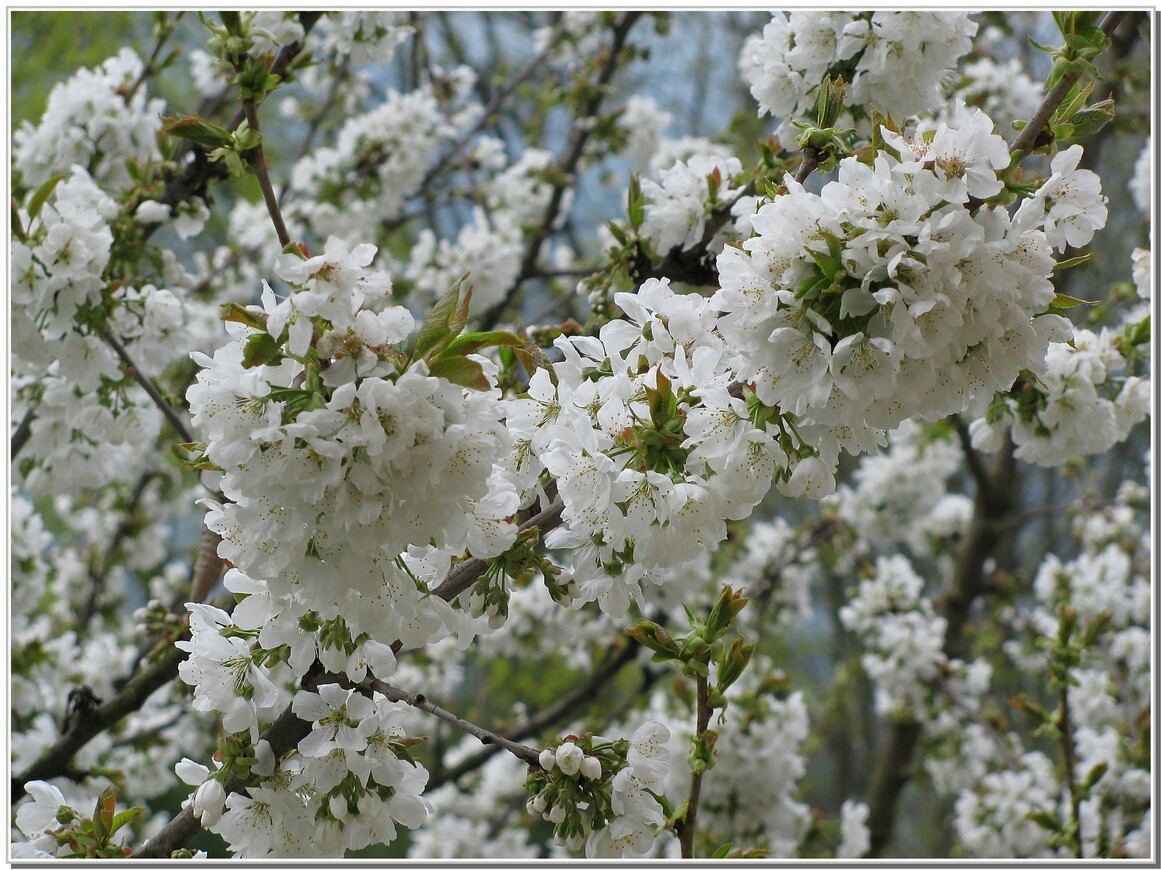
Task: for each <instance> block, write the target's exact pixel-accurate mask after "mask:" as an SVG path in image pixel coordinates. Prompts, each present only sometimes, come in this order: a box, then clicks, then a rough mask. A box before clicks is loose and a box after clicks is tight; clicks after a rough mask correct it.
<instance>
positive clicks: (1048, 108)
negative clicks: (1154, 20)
mask: <svg viewBox="0 0 1161 870" xmlns="http://www.w3.org/2000/svg"><path fill="white" fill-rule="evenodd" d="M1129 14H1130V13H1128V12H1106V13H1105V17H1104V18H1102V19H1101V23H1100V29H1101V30H1103V31H1104V32H1105V35H1111V34H1112V32H1113V31H1114V30H1116V29H1117V27H1118V25H1120V23H1121V22H1122V21H1123V20H1124V19H1125V18H1126V17H1127V16H1128V15H1129ZM1081 75H1082V73H1081V72H1080V71H1079V70H1078V71H1077V72H1075V73H1071V74H1069V75H1066V76H1064V78H1062V79H1061V80H1060V81H1058V82H1057V83H1056V86H1055V87H1054V88H1053V89H1052V90H1051V91H1049V92H1048V94H1047V95H1046V96H1045V97H1044V100H1043V101H1042V102H1041V103H1040V107H1039V108H1038V109H1037V110H1036V111H1035V112H1034V113H1033V115H1032V117H1031V118H1030V119H1029V121H1028V125H1027V126H1026V127H1025V128H1024V129H1023V130H1021V131H1020V135H1019V136H1017V137H1016V139H1015V141H1013V142H1012V146H1011V148H1009V149H1008V150H1009V151H1022V152H1023V153H1024V154H1025V155H1027V154H1028V153H1030V152H1031V151H1032V150H1033V149H1034V148H1035V147H1036V140H1037V139H1038V138H1039V137H1040V134H1041V133H1042V132H1043V131H1044V130H1045V128H1047V126H1048V122H1049V121H1051V120H1052V114H1053V113H1054V112H1055V111H1056V110H1057V109H1058V108H1060V104H1061V103H1063V102H1064V98H1065V97H1067V96H1068V92H1069V91H1070V90H1072V86H1073V85H1074V84H1076V83H1077V81H1078V80H1079V79H1080V77H1081Z"/></svg>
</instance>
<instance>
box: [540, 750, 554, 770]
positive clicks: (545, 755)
mask: <svg viewBox="0 0 1161 870" xmlns="http://www.w3.org/2000/svg"><path fill="white" fill-rule="evenodd" d="M540 766H541V767H543V768H544V769H545V770H552V769H553V768H554V767H556V753H555V752H553V751H552V750H551V749H544V750H542V751H541V753H540Z"/></svg>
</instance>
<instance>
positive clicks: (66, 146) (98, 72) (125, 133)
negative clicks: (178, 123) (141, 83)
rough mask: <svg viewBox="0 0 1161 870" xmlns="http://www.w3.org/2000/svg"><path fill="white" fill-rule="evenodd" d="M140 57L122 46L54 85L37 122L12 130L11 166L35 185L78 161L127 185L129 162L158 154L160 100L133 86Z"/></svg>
mask: <svg viewBox="0 0 1161 870" xmlns="http://www.w3.org/2000/svg"><path fill="white" fill-rule="evenodd" d="M141 75H142V63H141V59H140V58H139V57H137V55H136V54H134V53H133V51H132V50H130V49H128V48H123V49H121V51H120V52H118V53H117V54H116V55H115V56H113V57H111V58H109V59H108V60H107V61H105V62H104V63H103V64H101V66H99V67H97V68H96V69H85V70H81V71H80V72H78V73H77V74H76V75H74V76H72V77H71V78H69V79H68V80H66V81H64V82H62V83H61V84H59V85H56V86H55V87H54V88H53V90H52V93H51V94H49V98H48V105H47V107H46V108H45V112H44V117H43V119H42V120H41V123H40V124H38V125H36V126H33V125H32V124H30V123H28V122H27V121H26V122H24V124H23V125H21V127H20V128H19V129H18V130H16V131H14V133H13V140H14V147H13V154H12V156H13V169H15V171H16V172H18V173H20V176H21V179H22V181H23V182H24V184H26V185H28V186H30V187H34V188H35V187H39V186H40V185H41V184H43V183H44V182H46V181H48V179H49V178H50V177H51V176H52V175H54V174H55V173H57V172H60V171H62V169H63V170H67V169H68V167H70V166H73V165H74V164H75V165H78V166H80V167H82V168H84V169H86V170H88V171H89V172H91V173H93V175H94V178H95V179H96V181H97V182H98V183H99V184H100V185H102V186H103V187H107V188H110V189H113V188H124V187H127V186H129V184H130V182H131V177H130V174H129V171H128V168H127V165H128V164H129V163H136V164H137V165H138V166H139V167H143V166H145V165H146V164H148V163H150V162H155V161H157V160H159V159H160V156H161V155H160V152H159V151H158V148H157V134H158V133H159V132H160V130H161V114H162V112H163V110H164V108H165V104H164V102H163V101H162V100H159V99H150V98H149V97H148V96H147V94H146V92H145V89H144V88H137V89H136V90H135V91H133V92H132V96H131V97H129V98H128V99H126V95H127V94H129V93H130V92H131V89H132V88H133V86H134V84H135V83H136V82H137V80H138V79H139V78H140V77H141Z"/></svg>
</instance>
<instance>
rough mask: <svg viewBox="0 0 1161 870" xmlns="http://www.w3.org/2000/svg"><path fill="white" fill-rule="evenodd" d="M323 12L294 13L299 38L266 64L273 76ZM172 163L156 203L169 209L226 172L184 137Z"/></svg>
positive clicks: (207, 113) (206, 104) (215, 101)
mask: <svg viewBox="0 0 1161 870" xmlns="http://www.w3.org/2000/svg"><path fill="white" fill-rule="evenodd" d="M324 14H325V13H323V12H314V11H310V12H300V13H298V21H299V24H301V25H302V38H301V39H298V40H295V41H294V42H291V43H288V44H286V45H284V46H283V47H282V48H281V49H280V50H279V52H278V55H277V56H276V57H275V58H274V63H273V64H272V65H271V67H270V73H271V74H272V75H276V76H280V77H282V76H285V74H286V72H287V70H289V69H290V67H291V65H292V64H293V63H294V62H295V61H296V60H297V59H298V57H299V55H301V54H302V51H303V49H304V48H305V46H306V39H307V37H308V36H309V35H310V32H311V30H313V29H314V25H315V24H316V23H317V22H318V20H319V19H320V18H322V16H323V15H324ZM227 92H228V89H223V90H222V91H221V93H219V94H216V95H215V96H213V97H210V98H207V99H204V100H203V101H202V103H201V104H200V105H199V106H198V108H197V110H196V111H195V112H194V114H195V115H199V116H202V117H206V118H210V117H212V116H213V114H215V113H216V112H217V111H218V109H219V108H220V107H221V106H222V105H223V104H224V102H225V99H226V95H227ZM245 117H246V113H245V110H244V109H239V110H238V111H237V112H236V113H235V115H234V117H233V118H232V119H231V120H230V122H229V124H227V125H226V129H228V130H230V131H233V130H236V129H237V128H238V125H239V124H241V123H242V121H243V120H244V119H245ZM190 153H192V154H193V155H194V159H193V161H192V162H189V163H186V158H187V157H188V155H189V154H190ZM173 159H174V162H175V163H176V164H177V165H178V166H184V168H183V169H182V170H181V171H180V172H179V173H178V174H177V175H175V176H173V177H172V178H170V179H168V180H167V181H166V184H165V191H164V192H163V193H162V195H161V196H160V197H158V202H161V203H163V204H164V205H168V206H170V207H171V208H172V207H174V206H176V205H177V204H178V203H181V202H186V201H187V200H190V199H192V198H193V197H195V196H204V195H205V191H206V187H207V186H208V185H209V183H210V182H211V181H220V180H222V179H224V178H226V177H227V176H228V175H229V172H228V170H227V169H226V166H225V163H224V162H221V161H219V162H217V163H210V162H209V161H208V160H206V153H205V150H204V149H203V148H201V147H199V146H196V145H194V144H193V143H191V142H190V141H188V140H186V139H182V140H179V141H178V143H177V147H176V148H175V150H174V158H173ZM158 226H160V224H154V225H151V226H148V227H146V228H145V229H144V233H145V235H146V237H148V236H149V235H150V234H152V233H153V232H154V231H155V230H156V229H157V227H158Z"/></svg>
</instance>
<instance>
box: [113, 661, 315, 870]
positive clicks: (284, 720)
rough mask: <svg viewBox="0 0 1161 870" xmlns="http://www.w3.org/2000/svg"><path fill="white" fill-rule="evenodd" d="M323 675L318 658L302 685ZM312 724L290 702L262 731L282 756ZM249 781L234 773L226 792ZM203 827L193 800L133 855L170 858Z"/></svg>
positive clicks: (310, 688)
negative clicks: (299, 715) (297, 712)
mask: <svg viewBox="0 0 1161 870" xmlns="http://www.w3.org/2000/svg"><path fill="white" fill-rule="evenodd" d="M321 675H322V666H321V665H319V664H318V663H317V662H316V663H315V667H314V668H312V669H311V670H310V671H308V672H307V674H306V675H305V676H304V677H303V678H302V683H301V685H302V688H304V689H306V690H308V691H313V690H314V689H317V688H318V685H319V683H320V677H321ZM312 727H313V725H312V723H310V722H306V721H304V720H302V719H299V718H298V716H296V715H295V714H294V711H293V709H291V707H290V705H287V707H286V709H285V710H283V711H282V714H281V715H280V716H279V717H278V718H277V719H275V720H274V722H273V723H272V724H271V725H270V727H269V728H267V729H266V730H265V731H264V732H263V733H262V739H263V740H265V741H266V742H267V743H269V744H270V748H271V750H272V751H273V752H274V757H275V758H281V757H282V756H283V755H285V754H286V753H287V752H289V751H290V750H292V749H293V748H294V747H295V746H297V745H298V744H299V743H300V742H301V741H302V739H303V738H304V737H306V736H307V735H308V734H310V731H311V728H312ZM248 781H249V778H247V779H242V778H240V777H237V776H233V775H231V776H230V777H229V778H228V779H227V780H226V782H225V784H224V788H225V791H226V794H228V795H229V794H233V793H235V792H239V791H241V790H242V789H244V788H245V787H246V783H247V782H248ZM201 829H202V825H201V822H200V821H198V819H197V817H196V816H194V814H193V803H192V802H191V803H190V804H189V805H188V806H187V807H186V808H185V809H184V810H182V811H181V812H180V813H178V814H177V815H176V816H175V817H174V818H173V820H172V821H171V822H170V823H169V824H168V825H166V826H165V827H164V828H162V829H161V831H159V832H158V833H157V834H156V835H154V837H153V838H152V839H150V840H149V842H147V843H145V844H144V845H143V846H142V847H141V848H140V849H138V850H137V851H136V852H134V853H133V857H134V858H168V857H169V856H170V855H171V854H173V853H174V852H175V851H177V850H178V849H184V848H185V847H186V845H187V844H188V843H189V841H190V840H192V839H193V838H194V837H195V836H196V835H197V833H198V832H199V831H201Z"/></svg>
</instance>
